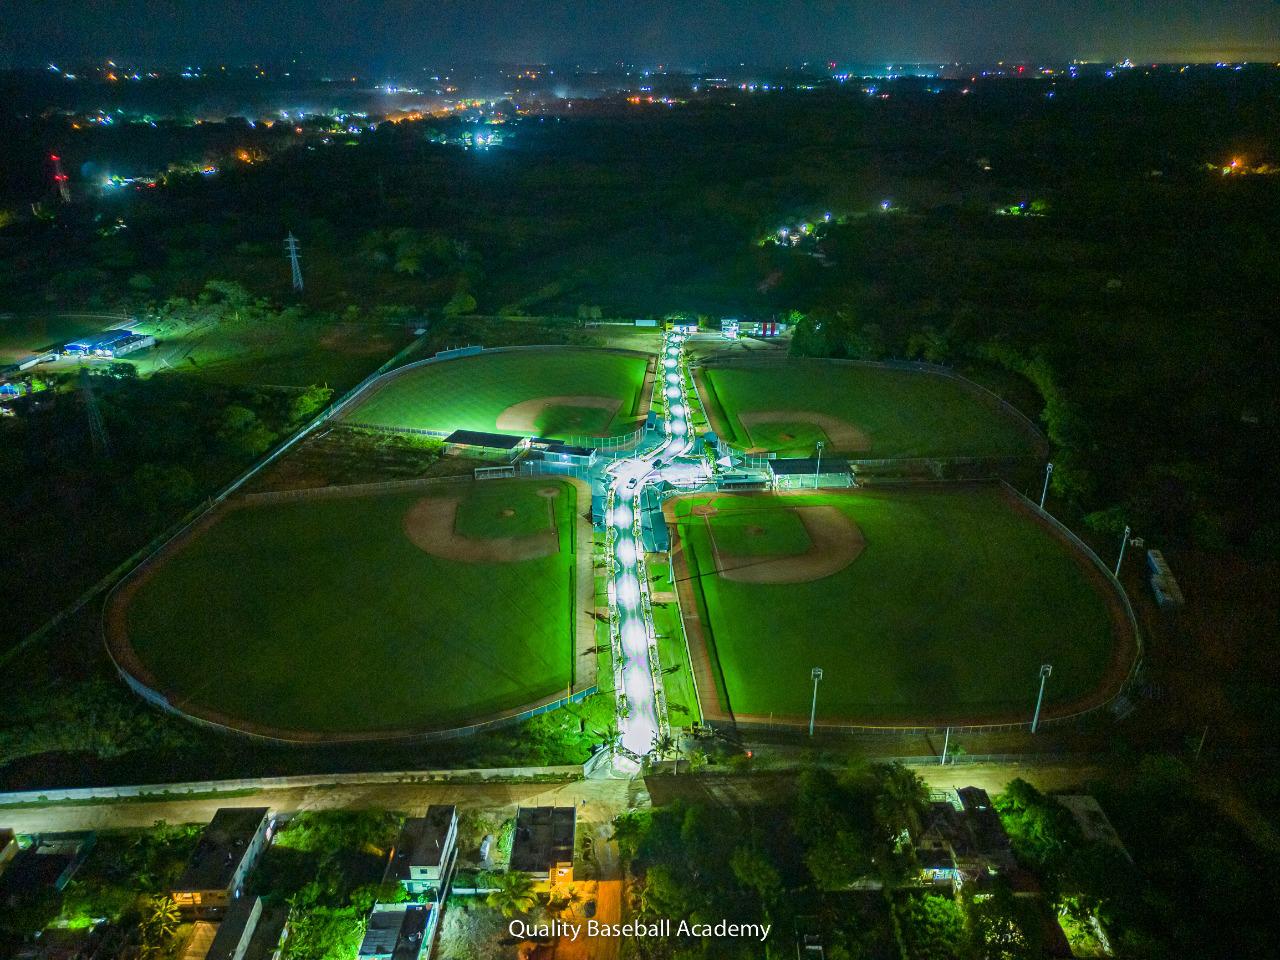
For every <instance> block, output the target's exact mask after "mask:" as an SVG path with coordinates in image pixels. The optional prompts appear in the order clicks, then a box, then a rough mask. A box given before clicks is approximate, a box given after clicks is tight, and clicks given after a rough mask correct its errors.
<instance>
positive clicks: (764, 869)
mask: <svg viewBox="0 0 1280 960" xmlns="http://www.w3.org/2000/svg"><path fill="white" fill-rule="evenodd" d="M729 866H730V868H731V869H732V870H733V875H734V876H735V877H737V878H738V882H739V883H740V884H742V885H743V886H744V887H746V888H747V889H748V890H754V891H755V892H756V894H757V895H758V896H759V897H760V902H761V903H763V904H764V905H765V907H766V908H772V907H774V906H775V905H776V904H777V903H778V901H780V900H781V899H782V877H781V876H780V875H779V873H778V868H777V867H775V866H774V865H773V863H772V862H771V861H770V860H769V858H768V857H766V856H765V855H764V854H763V853H762V852H761V851H760V849H759V848H758V847H756V846H746V847H738V848H737V849H736V850H734V851H733V856H732V857H730V859H729Z"/></svg>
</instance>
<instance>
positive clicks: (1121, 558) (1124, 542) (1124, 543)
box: [1116, 523, 1132, 579]
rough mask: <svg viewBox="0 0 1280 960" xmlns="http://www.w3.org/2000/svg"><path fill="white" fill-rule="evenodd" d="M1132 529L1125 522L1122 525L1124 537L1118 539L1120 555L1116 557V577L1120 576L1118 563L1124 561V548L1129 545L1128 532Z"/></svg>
mask: <svg viewBox="0 0 1280 960" xmlns="http://www.w3.org/2000/svg"><path fill="white" fill-rule="evenodd" d="M1131 532H1132V531H1131V530H1130V529H1129V525H1128V524H1127V523H1126V524H1125V526H1124V539H1123V540H1121V541H1120V556H1119V557H1117V558H1116V578H1117V579H1119V577H1120V564H1122V563H1124V548H1125V547H1127V546H1128V545H1129V534H1130V533H1131Z"/></svg>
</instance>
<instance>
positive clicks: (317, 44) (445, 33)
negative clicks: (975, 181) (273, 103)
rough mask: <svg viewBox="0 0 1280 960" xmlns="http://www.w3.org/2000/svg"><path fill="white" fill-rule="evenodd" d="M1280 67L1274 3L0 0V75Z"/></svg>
mask: <svg viewBox="0 0 1280 960" xmlns="http://www.w3.org/2000/svg"><path fill="white" fill-rule="evenodd" d="M1126 56H1129V57H1132V58H1134V59H1135V60H1216V59H1233V60H1241V59H1249V60H1280V3H1277V2H1276V0H1132V2H1128V3H1125V2H1117V0H1030V2H1014V0H988V2H974V0H968V2H964V0H952V2H947V0H879V2H869V0H844V2H837V0H757V2H739V3H733V2H728V0H682V2H663V0H654V2H639V0H628V2H622V0H266V2H263V0H167V2H165V0H150V2H148V0H0V66H5V67H8V66H38V65H42V64H43V63H45V62H47V61H50V60H55V61H56V60H64V61H69V62H74V61H81V62H83V61H87V60H99V59H102V58H105V57H114V58H116V59H120V60H129V61H133V62H135V63H139V64H141V63H146V64H160V65H180V64H182V63H184V62H202V63H209V62H230V63H244V62H251V61H254V60H265V61H269V62H280V61H282V60H285V59H288V58H291V57H297V58H298V59H299V61H300V62H302V63H305V64H307V65H309V66H313V67H316V68H320V69H324V68H335V67H342V68H352V69H359V70H372V71H379V70H395V69H404V68H415V67H419V66H422V65H425V64H433V65H441V64H448V63H458V62H481V61H494V60H501V61H551V62H558V63H567V62H580V63H582V64H584V65H607V64H609V63H611V62H615V61H619V60H627V61H631V62H637V63H641V64H646V65H651V64H652V65H656V64H659V63H662V64H667V65H670V66H673V67H697V66H701V65H715V64H726V63H733V62H738V61H745V62H747V63H765V64H782V63H790V62H795V61H799V60H802V59H808V60H814V61H822V60H840V61H846V62H847V61H882V60H883V61H913V60H935V59H936V60H939V61H944V60H991V59H998V58H1003V59H1010V60H1020V59H1031V60H1035V59H1041V60H1054V59H1056V60H1061V59H1064V58H1069V57H1081V58H1097V59H1122V58H1123V57H1126Z"/></svg>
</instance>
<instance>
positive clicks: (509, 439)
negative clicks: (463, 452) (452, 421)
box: [444, 430, 525, 450]
mask: <svg viewBox="0 0 1280 960" xmlns="http://www.w3.org/2000/svg"><path fill="white" fill-rule="evenodd" d="M524 439H525V438H524V437H517V436H515V435H514V434H511V433H484V432H483V431H480V430H455V431H453V433H451V434H449V435H448V436H447V437H445V438H444V442H445V443H461V444H463V445H465V446H468V447H490V448H492V449H494V450H514V449H515V448H516V447H518V446H520V444H522V443H523V442H524Z"/></svg>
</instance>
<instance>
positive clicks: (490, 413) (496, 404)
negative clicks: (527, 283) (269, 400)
mask: <svg viewBox="0 0 1280 960" xmlns="http://www.w3.org/2000/svg"><path fill="white" fill-rule="evenodd" d="M653 363H654V361H653V358H652V357H651V356H649V355H647V354H643V353H638V352H633V351H625V350H587V349H580V350H575V349H564V350H512V351H486V352H485V353H482V354H478V355H474V356H464V357H458V358H455V359H452V360H443V361H441V362H438V363H428V364H425V365H423V366H420V367H412V368H409V369H406V370H405V371H404V372H393V373H391V374H388V375H387V377H386V379H385V380H384V381H383V383H382V384H381V385H380V386H377V387H375V388H374V389H373V390H372V391H371V392H370V393H368V394H367V395H366V396H365V397H364V399H363V400H361V402H360V403H358V404H356V405H355V406H353V407H352V408H350V409H349V410H347V411H346V412H345V414H344V419H346V420H347V421H349V422H351V423H360V424H365V425H369V426H382V427H413V428H417V429H425V430H481V431H486V432H497V433H513V434H524V435H528V434H534V435H537V436H543V437H550V438H552V439H566V438H569V437H576V436H592V437H608V436H616V435H618V434H623V433H628V432H629V431H631V430H634V429H635V428H636V427H637V426H639V425H640V424H641V423H643V421H644V418H645V416H646V414H647V413H648V406H649V396H650V391H649V390H647V389H645V386H646V382H647V378H648V377H649V376H650V374H651V373H652V369H653Z"/></svg>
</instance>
